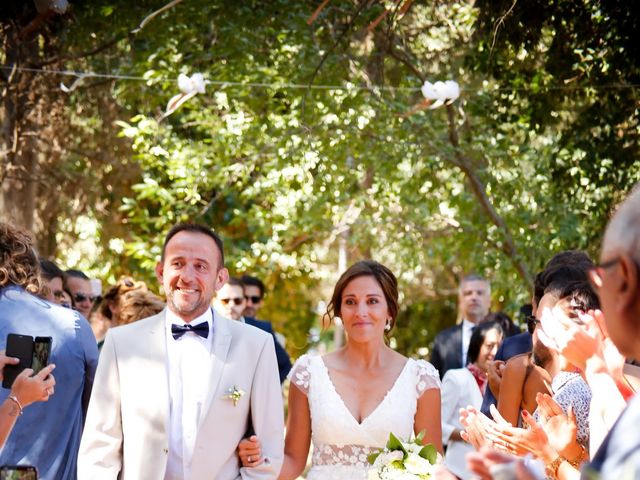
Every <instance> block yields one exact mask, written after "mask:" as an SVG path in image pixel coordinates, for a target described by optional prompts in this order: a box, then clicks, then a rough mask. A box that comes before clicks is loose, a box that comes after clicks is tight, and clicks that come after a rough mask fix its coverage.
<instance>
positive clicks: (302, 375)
mask: <svg viewBox="0 0 640 480" xmlns="http://www.w3.org/2000/svg"><path fill="white" fill-rule="evenodd" d="M319 358H320V356H319V355H312V354H309V353H305V354H303V355H301V356H300V357H298V359H297V360H296V361H295V363H294V364H293V367H291V371H289V375H287V378H288V379H289V380H290V381H291V383H292V384H293V385H295V386H296V387H298V388H299V389H300V390H302V391H303V392H304V393H305V395H306V394H308V393H309V383H310V381H311V370H312V366H313V364H314V362H316V361H317V360H318V359H319Z"/></svg>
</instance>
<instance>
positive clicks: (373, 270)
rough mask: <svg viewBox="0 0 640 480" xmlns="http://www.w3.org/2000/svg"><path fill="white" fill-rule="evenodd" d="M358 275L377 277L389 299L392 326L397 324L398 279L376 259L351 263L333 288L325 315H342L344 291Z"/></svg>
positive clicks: (332, 317)
mask: <svg viewBox="0 0 640 480" xmlns="http://www.w3.org/2000/svg"><path fill="white" fill-rule="evenodd" d="M358 277H373V278H375V279H376V281H377V282H378V284H379V285H380V288H382V293H384V298H385V300H386V301H387V308H388V309H389V315H390V316H391V328H393V327H394V325H395V324H396V317H397V316H398V309H399V307H398V280H396V276H395V275H394V274H393V273H392V272H391V270H389V269H388V268H387V267H385V266H384V265H382V264H381V263H378V262H376V261H374V260H361V261H359V262H357V263H354V264H353V265H351V266H350V267H349V268H348V269H347V270H346V271H345V272H344V273H343V274H342V275H341V276H340V279H339V280H338V283H336V286H335V287H334V289H333V295H332V296H331V301H330V302H329V305H327V312H326V313H325V314H324V317H323V320H324V318H325V317H328V318H329V321H331V320H333V319H334V318H335V317H339V316H340V307H341V305H342V293H343V292H344V289H345V288H347V285H349V283H350V282H351V281H352V280H354V279H355V278H358Z"/></svg>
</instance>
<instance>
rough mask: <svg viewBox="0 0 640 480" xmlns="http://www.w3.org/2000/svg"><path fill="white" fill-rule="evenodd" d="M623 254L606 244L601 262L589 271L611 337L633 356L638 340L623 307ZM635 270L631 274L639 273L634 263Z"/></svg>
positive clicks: (620, 348) (623, 351) (621, 349)
mask: <svg viewBox="0 0 640 480" xmlns="http://www.w3.org/2000/svg"><path fill="white" fill-rule="evenodd" d="M620 260H621V256H620V255H619V254H617V252H614V251H611V250H607V245H606V244H605V245H604V247H603V249H602V254H601V255H600V264H599V265H598V266H596V267H595V268H593V269H592V270H591V271H590V272H589V280H590V281H591V284H592V286H593V287H594V288H595V290H596V293H597V294H598V298H599V299H600V308H601V309H602V312H603V313H604V318H605V323H606V325H607V330H608V333H609V337H610V338H611V340H612V341H613V343H614V344H615V345H616V347H618V350H619V351H620V353H622V354H623V355H626V356H629V357H633V356H634V353H633V350H634V343H636V340H635V338H634V335H633V334H630V333H631V332H629V330H628V328H627V325H628V323H627V322H628V320H627V319H625V313H627V312H625V309H623V308H621V302H620V301H621V297H620V295H621V291H620V286H621V283H622V282H625V278H624V277H623V275H622V271H621V265H620ZM633 266H634V267H635V268H634V270H635V271H632V272H628V274H629V275H636V276H637V275H638V274H639V272H638V271H637V268H638V266H637V265H635V264H634V265H633Z"/></svg>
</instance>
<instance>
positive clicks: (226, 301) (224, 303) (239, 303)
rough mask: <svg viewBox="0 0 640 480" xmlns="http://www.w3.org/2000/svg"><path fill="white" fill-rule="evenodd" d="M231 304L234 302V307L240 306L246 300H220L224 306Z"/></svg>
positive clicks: (239, 298)
mask: <svg viewBox="0 0 640 480" xmlns="http://www.w3.org/2000/svg"><path fill="white" fill-rule="evenodd" d="M230 302H233V304H234V305H237V306H240V305H242V304H243V303H244V298H243V297H236V298H221V299H220V303H221V304H223V305H228V304H229V303H230Z"/></svg>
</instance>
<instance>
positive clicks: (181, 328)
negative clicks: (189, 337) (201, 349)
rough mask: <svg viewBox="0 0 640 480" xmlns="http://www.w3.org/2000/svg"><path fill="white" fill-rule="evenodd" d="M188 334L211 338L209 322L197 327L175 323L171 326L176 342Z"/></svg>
mask: <svg viewBox="0 0 640 480" xmlns="http://www.w3.org/2000/svg"><path fill="white" fill-rule="evenodd" d="M187 332H193V333H195V334H196V335H200V336H201V337H202V338H207V337H208V336H209V322H204V323H199V324H198V325H195V326H192V325H190V324H188V323H187V324H186V325H176V324H175V323H172V324H171V334H172V335H173V338H175V339H176V340H177V339H179V338H180V337H181V336H182V335H184V334H185V333H187Z"/></svg>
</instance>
